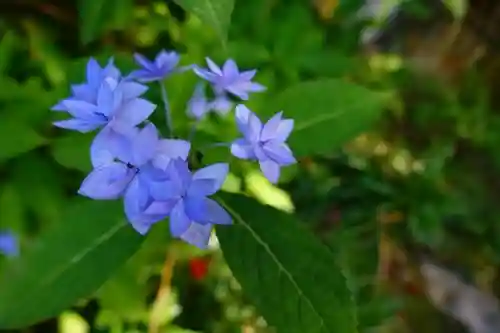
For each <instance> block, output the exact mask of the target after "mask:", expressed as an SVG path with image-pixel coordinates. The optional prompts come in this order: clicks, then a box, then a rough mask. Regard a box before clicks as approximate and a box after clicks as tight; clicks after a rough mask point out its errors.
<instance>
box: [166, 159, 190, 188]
mask: <svg viewBox="0 0 500 333" xmlns="http://www.w3.org/2000/svg"><path fill="white" fill-rule="evenodd" d="M168 173H169V175H170V177H171V178H170V179H171V181H174V182H176V183H177V185H176V186H177V188H182V189H184V190H187V189H188V187H189V184H190V183H191V179H192V175H191V171H190V170H189V165H188V162H186V161H185V160H183V159H180V158H176V159H173V160H171V161H170V164H169V166H168Z"/></svg>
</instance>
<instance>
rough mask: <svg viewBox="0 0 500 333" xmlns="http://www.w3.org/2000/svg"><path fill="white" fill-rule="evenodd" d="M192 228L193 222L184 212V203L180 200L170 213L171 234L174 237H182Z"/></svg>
mask: <svg viewBox="0 0 500 333" xmlns="http://www.w3.org/2000/svg"><path fill="white" fill-rule="evenodd" d="M190 226H191V220H190V219H189V217H188V216H187V215H186V213H185V211H184V202H183V200H179V201H178V202H177V205H175V207H174V209H172V212H171V213H170V233H171V234H172V236H173V237H180V236H181V235H182V234H184V233H185V232H186V231H187V230H188V229H189V227H190Z"/></svg>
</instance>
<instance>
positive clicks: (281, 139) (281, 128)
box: [231, 104, 297, 183]
mask: <svg viewBox="0 0 500 333" xmlns="http://www.w3.org/2000/svg"><path fill="white" fill-rule="evenodd" d="M282 115H283V113H282V112H279V113H277V114H276V115H274V116H273V117H272V118H271V119H269V121H268V122H267V123H266V124H264V125H263V124H262V122H261V121H260V119H259V118H258V117H257V115H255V114H254V113H253V112H252V111H250V109H248V108H247V107H246V106H244V105H242V104H240V105H238V106H237V107H236V124H237V125H238V128H239V130H240V132H241V133H242V134H243V138H240V139H237V140H235V141H234V142H233V143H232V145H231V153H232V154H233V155H234V156H236V157H238V158H242V159H249V160H258V161H259V164H260V169H261V170H262V173H264V175H265V176H266V178H267V179H268V180H269V181H270V182H271V183H276V182H278V179H279V176H280V167H281V166H287V165H291V164H294V163H296V162H297V161H296V160H295V158H294V157H293V153H292V151H291V150H290V148H289V147H288V145H287V144H286V143H285V141H286V140H287V139H288V136H289V135H290V133H291V131H292V130H293V123H294V122H293V120H292V119H282Z"/></svg>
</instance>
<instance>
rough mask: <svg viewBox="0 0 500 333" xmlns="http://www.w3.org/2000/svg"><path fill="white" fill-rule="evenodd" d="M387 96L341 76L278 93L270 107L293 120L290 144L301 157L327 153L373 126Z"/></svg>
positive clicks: (300, 84) (301, 84) (293, 87)
mask: <svg viewBox="0 0 500 333" xmlns="http://www.w3.org/2000/svg"><path fill="white" fill-rule="evenodd" d="M383 101H384V95H382V94H380V93H376V92H373V91H371V90H369V89H366V88H364V87H362V86H359V85H356V84H353V83H349V82H347V81H345V80H340V79H329V80H318V81H311V82H304V83H299V84H297V85H294V86H292V87H290V88H287V89H286V90H285V91H283V92H281V93H280V94H278V95H277V96H276V98H275V100H274V101H273V102H272V104H271V106H272V107H269V108H268V110H273V111H272V112H275V111H276V110H284V115H285V116H286V117H288V118H291V119H294V121H295V127H294V131H293V132H292V135H291V136H290V141H289V143H290V146H291V147H292V149H293V151H294V153H295V154H296V155H298V156H310V155H313V154H324V153H328V152H331V151H332V150H334V149H335V148H340V147H341V146H342V145H343V144H345V143H347V142H348V141H350V140H352V139H353V138H355V137H356V136H357V135H358V134H361V133H363V132H365V131H366V130H367V129H370V126H371V125H373V124H374V123H375V122H376V121H377V120H378V119H380V117H381V114H382V111H383V107H384V104H383Z"/></svg>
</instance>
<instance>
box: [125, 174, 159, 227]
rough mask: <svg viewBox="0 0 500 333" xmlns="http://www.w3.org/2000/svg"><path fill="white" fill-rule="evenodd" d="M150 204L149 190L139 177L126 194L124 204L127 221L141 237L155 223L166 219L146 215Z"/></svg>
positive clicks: (133, 181)
mask: <svg viewBox="0 0 500 333" xmlns="http://www.w3.org/2000/svg"><path fill="white" fill-rule="evenodd" d="M150 203H151V200H150V197H149V193H148V188H147V187H146V186H145V185H144V184H143V182H141V181H140V179H139V177H135V178H134V180H132V182H131V183H130V185H129V186H128V188H127V190H126V192H125V195H124V197H123V204H124V209H125V215H126V216H127V219H128V220H129V222H130V224H131V225H132V227H133V228H134V229H135V230H136V231H137V232H138V233H140V234H141V235H145V234H146V233H147V232H148V231H149V229H150V228H151V226H152V225H153V224H154V223H155V222H158V221H160V220H162V219H163V218H164V217H166V215H165V216H162V217H160V216H157V215H148V214H146V213H145V210H146V208H147V207H148V206H149V205H150Z"/></svg>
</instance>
